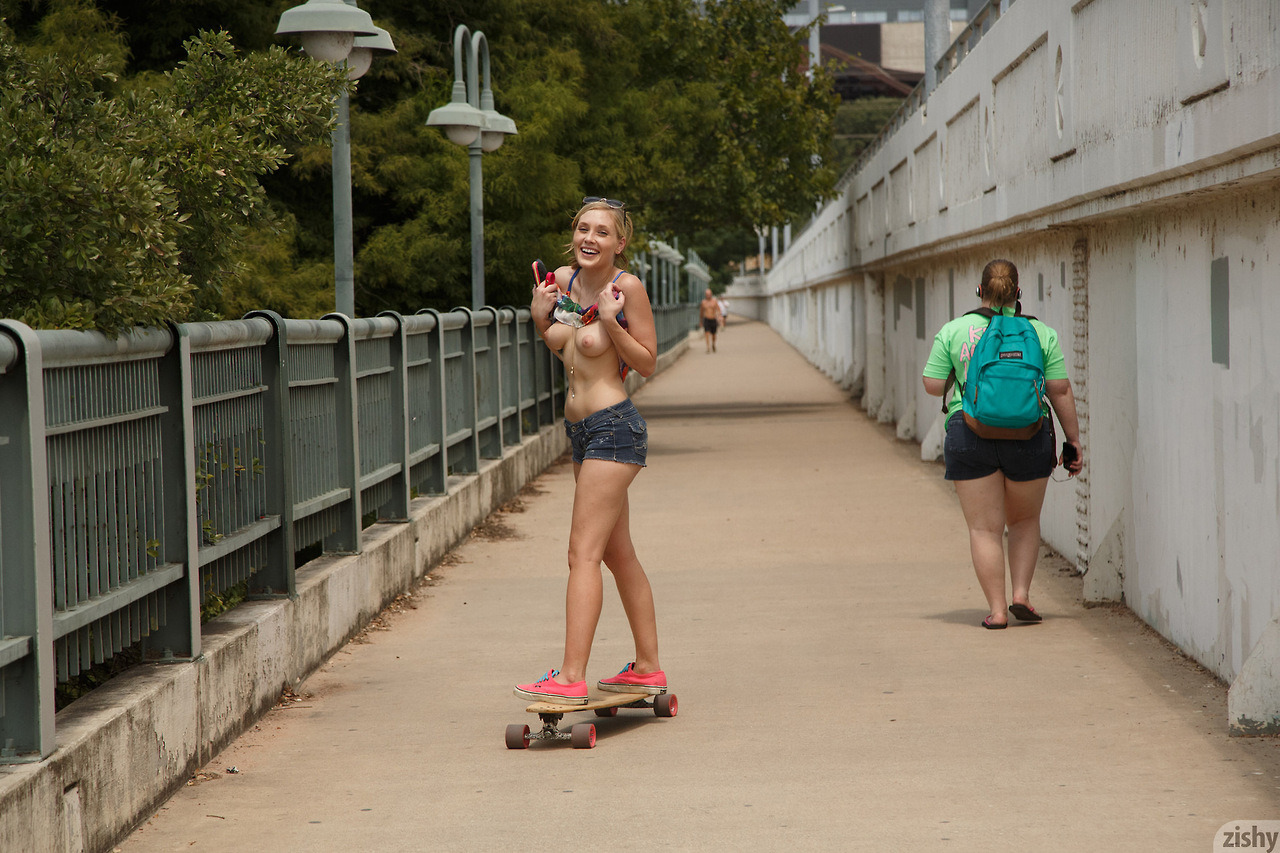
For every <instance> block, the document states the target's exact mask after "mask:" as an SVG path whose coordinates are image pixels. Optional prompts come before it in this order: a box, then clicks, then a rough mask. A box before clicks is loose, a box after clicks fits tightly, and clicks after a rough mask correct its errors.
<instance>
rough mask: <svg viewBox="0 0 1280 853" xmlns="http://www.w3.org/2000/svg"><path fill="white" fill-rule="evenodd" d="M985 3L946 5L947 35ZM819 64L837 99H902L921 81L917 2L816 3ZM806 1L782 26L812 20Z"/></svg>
mask: <svg viewBox="0 0 1280 853" xmlns="http://www.w3.org/2000/svg"><path fill="white" fill-rule="evenodd" d="M985 5H986V2H985V0H951V35H952V38H954V37H955V36H956V35H958V34H959V33H960V31H961V30H962V29H964V26H965V24H966V23H967V22H968V21H969V19H970V18H971V17H972V16H973V14H974V13H975V12H977V11H978V10H979V9H981V8H982V7H983V6H985ZM818 7H819V11H820V13H824V14H825V15H826V21H825V23H823V24H822V26H821V27H820V29H819V36H818V38H819V41H820V43H821V51H822V61H823V62H824V63H833V64H834V67H835V90H836V93H837V94H838V95H840V98H841V100H844V101H852V100H856V99H858V98H868V97H882V96H887V97H896V98H903V97H906V96H907V95H909V94H910V93H911V90H912V89H914V88H915V87H916V85H917V84H918V83H919V82H920V80H921V78H923V77H924V3H923V0H844V2H832V0H820V2H819V3H818ZM811 8H812V7H811V5H810V4H809V2H807V0H805V2H800V3H797V4H796V5H795V6H794V7H793V8H792V10H791V11H790V12H788V13H787V14H786V16H785V20H786V23H787V25H788V26H791V27H802V26H805V25H806V24H808V23H809V21H810V20H812V13H811Z"/></svg>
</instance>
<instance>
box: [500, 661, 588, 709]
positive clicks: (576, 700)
mask: <svg viewBox="0 0 1280 853" xmlns="http://www.w3.org/2000/svg"><path fill="white" fill-rule="evenodd" d="M559 674H560V670H558V669H553V670H549V671H548V672H547V674H546V675H544V676H542V678H541V679H539V680H538V681H535V682H534V683H532V684H517V685H516V691H515V692H516V695H517V696H519V697H520V698H521V699H532V700H533V701H534V702H560V703H563V704H565V705H585V704H587V682H585V681H578V682H576V683H574V684H561V683H560V682H558V681H556V680H555V676H557V675H559Z"/></svg>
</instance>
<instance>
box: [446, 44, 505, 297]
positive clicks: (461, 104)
mask: <svg viewBox="0 0 1280 853" xmlns="http://www.w3.org/2000/svg"><path fill="white" fill-rule="evenodd" d="M464 59H465V60H466V72H467V73H466V75H465V83H464V75H463V60H464ZM482 67H483V69H484V79H483V84H484V85H483V87H481V85H480V84H481V80H480V69H481V68H482ZM427 125H428V126H429V127H439V128H441V129H442V130H443V131H444V132H445V134H446V135H447V136H448V137H449V140H450V141H451V142H454V143H456V144H458V145H465V146H467V149H468V153H469V155H470V161H471V162H470V183H471V310H473V311H479V310H480V309H481V308H483V307H484V298H485V297H484V178H483V175H482V172H481V166H480V161H481V157H482V156H483V155H484V154H486V153H488V152H491V151H497V150H498V148H499V147H501V145H502V142H503V140H504V139H506V137H508V136H512V135H514V134H515V133H516V123H515V122H514V121H512V120H511V119H509V118H507V117H506V116H504V115H502V114H501V113H499V112H498V111H497V110H495V109H494V108H493V89H492V87H491V85H490V75H489V40H488V39H486V38H485V36H484V33H482V32H476V33H472V32H471V30H470V29H468V28H467V27H466V26H465V25H462V24H459V25H458V28H457V29H456V30H454V31H453V98H452V100H451V101H450V102H449V103H448V104H446V105H444V106H443V107H437V108H436V109H434V110H432V111H431V114H430V115H428V116H427Z"/></svg>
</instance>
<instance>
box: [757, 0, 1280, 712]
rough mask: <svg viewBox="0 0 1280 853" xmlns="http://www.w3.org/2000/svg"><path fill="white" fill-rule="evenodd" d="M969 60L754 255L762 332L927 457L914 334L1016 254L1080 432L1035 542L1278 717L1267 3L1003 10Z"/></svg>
mask: <svg viewBox="0 0 1280 853" xmlns="http://www.w3.org/2000/svg"><path fill="white" fill-rule="evenodd" d="M969 48H970V50H969V51H968V52H967V53H964V52H963V51H962V52H961V53H962V54H963V55H961V56H960V59H959V61H958V62H955V63H954V65H953V67H951V68H950V70H949V73H948V74H947V75H946V76H945V77H944V78H943V79H942V81H941V82H940V84H939V86H938V88H937V89H936V90H935V91H934V92H933V93H931V95H930V97H929V98H928V101H927V102H926V103H925V105H924V108H923V109H919V110H916V111H915V112H914V113H912V114H910V115H908V116H905V118H904V120H903V121H901V122H900V123H898V126H897V129H896V130H895V131H894V132H893V134H892V135H891V136H890V137H889V138H888V139H887V140H886V141H885V142H884V144H882V145H881V146H880V147H878V148H877V149H876V150H875V151H874V153H872V154H870V155H869V156H868V157H867V158H866V159H864V160H863V161H862V162H861V163H860V164H859V166H858V167H856V168H855V170H854V171H852V172H851V173H850V174H849V175H847V176H846V177H845V179H844V181H843V182H842V184H841V186H840V196H839V198H837V199H836V200H835V201H834V202H833V203H832V204H831V205H829V206H828V207H827V208H826V209H825V210H824V211H823V212H822V214H820V215H819V216H818V217H817V218H816V219H815V222H814V223H813V224H812V225H811V226H810V227H809V228H807V229H806V230H805V231H804V232H802V233H801V234H799V235H798V236H797V237H796V238H795V240H794V241H793V244H792V247H791V250H790V251H789V252H787V253H786V254H785V255H784V256H783V257H781V258H779V259H777V263H776V266H775V269H774V270H773V272H772V273H771V274H770V275H769V276H768V279H767V283H766V287H765V296H764V298H765V299H766V300H767V303H768V305H769V306H770V310H769V312H768V314H767V319H768V320H769V322H770V323H772V324H773V325H774V327H775V328H777V329H779V331H781V332H782V333H783V334H784V335H785V336H786V337H787V339H788V340H789V341H791V342H792V344H793V345H795V346H796V347H797V348H798V349H799V350H800V351H801V352H803V353H804V354H805V355H806V356H807V357H808V358H809V359H810V360H811V361H813V362H814V363H815V364H816V365H818V366H819V367H821V368H822V369H823V370H824V371H826V372H827V373H828V374H829V375H833V376H837V377H839V378H841V379H842V381H844V379H845V377H844V375H843V374H842V373H841V371H842V370H843V371H846V372H847V371H850V370H852V371H854V373H856V374H857V375H858V376H859V379H858V381H857V382H856V383H849V384H850V387H855V386H856V387H857V388H858V390H861V391H862V392H863V394H862V400H863V405H864V406H865V407H866V409H867V411H868V412H869V413H871V414H872V415H874V416H875V417H877V418H879V419H880V420H882V421H889V422H894V423H896V425H897V429H898V433H899V435H901V436H903V437H904V438H907V437H909V438H914V439H916V440H919V441H920V442H921V445H922V454H923V455H924V456H925V457H926V458H936V456H937V455H938V454H939V453H940V449H941V433H940V428H939V418H938V414H939V412H938V408H939V406H938V402H937V400H936V399H935V398H932V397H928V396H927V395H925V394H924V392H923V389H922V385H921V382H920V378H919V377H920V369H921V367H922V365H923V363H924V360H925V357H926V355H927V353H928V349H929V346H930V343H931V340H932V337H933V334H934V333H935V332H936V330H937V328H938V327H939V326H940V325H941V324H942V323H943V322H945V320H947V319H949V318H950V317H951V316H953V315H954V314H957V313H960V312H962V311H965V310H967V309H969V308H971V307H974V306H975V305H976V304H977V300H976V298H975V297H974V295H973V288H974V286H975V285H976V283H977V280H978V276H979V273H980V270H981V268H982V266H983V265H984V264H985V263H986V262H987V261H989V260H991V259H992V258H994V257H1002V256H1003V257H1008V258H1010V259H1011V260H1013V261H1014V262H1015V263H1016V264H1017V265H1018V267H1019V270H1020V273H1021V284H1022V288H1023V306H1024V309H1025V310H1026V311H1027V312H1028V313H1032V314H1035V315H1037V316H1039V317H1040V318H1041V319H1043V320H1044V321H1045V322H1047V323H1048V324H1049V325H1050V326H1052V327H1054V328H1055V329H1057V331H1058V333H1059V338H1060V340H1061V341H1062V347H1063V351H1064V354H1065V355H1066V357H1067V363H1068V369H1069V371H1070V373H1071V378H1072V382H1073V385H1074V388H1075V390H1076V395H1077V398H1078V400H1079V404H1080V410H1081V415H1082V433H1083V437H1084V440H1085V443H1086V458H1087V461H1088V466H1087V468H1086V471H1085V474H1084V475H1083V476H1081V477H1080V478H1078V479H1077V480H1075V481H1072V482H1070V483H1061V484H1059V483H1052V484H1050V489H1049V496H1048V498H1047V501H1046V507H1045V513H1044V535H1045V538H1046V540H1047V541H1048V542H1049V543H1050V544H1051V545H1052V546H1053V547H1054V548H1056V549H1057V550H1059V551H1060V552H1062V553H1064V554H1066V555H1068V556H1072V557H1074V558H1075V560H1076V563H1077V566H1078V568H1079V569H1080V570H1081V571H1082V572H1084V573H1085V591H1086V595H1087V596H1088V597H1090V598H1092V599H1094V600H1116V601H1121V600H1122V601H1124V602H1125V603H1127V604H1128V605H1129V606H1130V607H1131V608H1132V609H1133V610H1134V611H1135V612H1136V613H1137V614H1139V615H1140V616H1141V617H1142V618H1143V619H1145V620H1146V621H1147V622H1148V623H1150V624H1151V625H1152V626H1153V627H1154V628H1155V629H1156V630H1158V631H1160V632H1161V633H1162V634H1164V635H1165V636H1166V637H1168V638H1169V639H1171V640H1172V641H1173V642H1175V643H1177V644H1178V645H1179V646H1180V647H1181V648H1183V649H1184V650H1185V651H1186V652H1187V653H1188V654H1189V655H1191V656H1192V657H1194V658H1195V659H1196V660H1198V661H1200V662H1201V663H1202V664H1204V665H1205V666H1206V667H1208V668H1209V669H1211V670H1212V671H1213V672H1215V673H1217V674H1218V675H1219V676H1221V677H1222V678H1223V679H1224V680H1226V681H1228V682H1231V683H1232V685H1233V686H1232V692H1231V699H1232V701H1231V707H1230V713H1231V716H1232V720H1231V722H1232V724H1233V726H1235V727H1236V728H1237V729H1239V730H1240V731H1249V732H1253V731H1272V730H1280V622H1277V621H1276V617H1277V615H1278V614H1280V571H1277V569H1278V568H1280V344H1277V343H1275V342H1276V341H1280V310H1277V309H1280V285H1278V284H1277V281H1280V225H1278V224H1277V223H1280V201H1278V200H1277V199H1278V198H1280V195H1278V193H1277V191H1278V190H1280V5H1277V4H1276V3H1275V2H1274V0H1196V2H1188V3H1177V4H1174V3H1169V2H1167V1H1166V0H1093V2H1084V3H1081V2H1074V0H1016V2H1014V3H1011V4H1009V5H1008V8H1007V11H1006V12H1005V13H1004V14H1003V15H1002V16H1000V17H999V19H998V20H996V21H995V23H994V24H993V26H992V28H991V29H990V30H989V31H988V32H987V33H986V34H985V35H984V36H983V37H982V39H981V40H980V41H978V42H977V43H976V44H972V45H970V46H969ZM833 238H834V240H835V242H834V243H833ZM1224 259H1225V260H1224ZM1215 262H1217V264H1218V266H1217V267H1216V269H1217V270H1218V272H1219V275H1221V273H1222V271H1223V269H1225V271H1226V281H1227V287H1228V290H1229V310H1228V311H1227V313H1226V315H1225V323H1224V324H1221V325H1220V326H1219V332H1222V333H1225V336H1226V338H1227V339H1228V340H1229V363H1227V364H1220V363H1215V362H1214V359H1213V353H1212V339H1213V334H1214V329H1213V324H1212V322H1211V313H1210V281H1211V277H1212V275H1213V270H1214V269H1215V266H1214V264H1215ZM1224 264H1225V267H1224V266H1223V265H1224ZM833 290H834V291H838V292H839V293H840V294H841V296H840V298H839V299H838V300H837V299H836V298H835V297H834V296H833V295H832V291H833ZM805 291H807V292H808V293H809V295H808V296H801V295H800V294H801V293H803V292H805ZM846 293H847V294H848V296H849V298H847V299H846V298H844V296H845V294H846ZM917 320H920V321H921V322H920V324H918V323H917ZM837 330H852V331H850V332H849V333H847V334H845V333H837ZM1255 650H1256V651H1255Z"/></svg>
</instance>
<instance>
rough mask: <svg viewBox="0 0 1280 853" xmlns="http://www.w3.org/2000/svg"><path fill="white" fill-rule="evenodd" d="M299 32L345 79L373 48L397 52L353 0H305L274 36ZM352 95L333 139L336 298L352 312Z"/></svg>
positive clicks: (339, 113) (363, 65)
mask: <svg viewBox="0 0 1280 853" xmlns="http://www.w3.org/2000/svg"><path fill="white" fill-rule="evenodd" d="M284 33H297V34H298V35H300V36H301V38H302V49H303V50H304V51H306V53H307V55H308V56H310V57H312V58H314V59H317V60H320V61H321V62H328V63H331V64H333V65H337V64H339V63H343V64H345V66H346V69H347V78H348V79H350V80H357V79H359V78H360V77H361V76H362V75H363V74H364V73H365V72H366V71H368V70H369V66H370V64H371V63H372V62H373V55H374V53H395V52H396V49H395V46H394V45H393V44H392V42H391V35H390V34H389V33H388V32H387V31H386V30H384V29H382V28H381V27H378V26H375V25H374V23H373V19H372V18H370V17H369V13H368V12H365V11H362V10H361V9H359V8H358V7H357V6H356V3H355V0H307V2H306V3H303V4H302V5H300V6H294V7H293V8H291V9H286V10H285V11H284V13H283V14H281V15H280V23H279V24H278V25H277V26H276V35H281V34H284ZM350 100H351V99H350V96H349V95H348V93H346V92H343V93H342V94H341V95H340V96H339V97H338V102H337V103H336V104H335V105H334V113H335V114H336V118H337V120H336V122H335V123H334V128H333V133H332V136H331V138H332V141H333V301H334V309H335V310H336V311H337V312H338V313H340V314H346V315H347V316H348V317H354V316H355V313H356V304H355V303H356V296H355V245H354V239H353V237H352V227H351V121H350Z"/></svg>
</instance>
